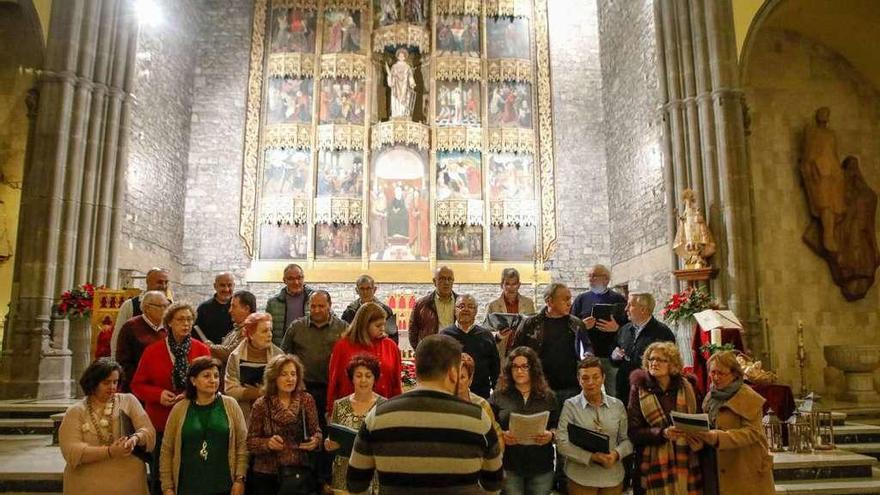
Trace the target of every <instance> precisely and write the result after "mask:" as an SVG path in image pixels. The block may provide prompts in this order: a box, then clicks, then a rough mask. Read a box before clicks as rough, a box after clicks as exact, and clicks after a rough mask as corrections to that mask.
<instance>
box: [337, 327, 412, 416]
mask: <svg viewBox="0 0 880 495" xmlns="http://www.w3.org/2000/svg"><path fill="white" fill-rule="evenodd" d="M362 352H367V353H370V354H372V355H374V356H376V358H377V359H379V379H378V380H376V384H375V385H373V390H374V391H375V392H376V393H377V394H379V395H381V396H382V397H385V398H386V399H390V398H392V397H396V396H398V395H400V394H401V392H402V391H401V388H400V367H401V365H400V349H399V348H398V347H397V344H395V343H394V341H393V340H391V339H389V338H388V337H382V338H380V339H376V340H374V341H373V343H372V345H369V346H365V345H361V344H357V343H355V342H354V341H352V340H351V339H348V338H345V337H343V338H341V339H339V340H338V341H337V342H336V345H334V346H333V354H331V355H330V376H329V377H328V379H327V412H328V413H330V412H333V402H334V401H336V399H341V398H343V397H345V396H347V395H350V394H351V393H353V392H354V385H352V383H351V380H349V379H348V373H346V371H345V368H346V367H347V366H348V363H349V362H350V361H351V358H352V357H354V355H355V354H360V353H362Z"/></svg>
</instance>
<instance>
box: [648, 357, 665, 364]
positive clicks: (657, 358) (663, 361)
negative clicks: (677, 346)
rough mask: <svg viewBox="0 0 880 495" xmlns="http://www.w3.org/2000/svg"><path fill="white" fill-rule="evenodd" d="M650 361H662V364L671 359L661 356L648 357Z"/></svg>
mask: <svg viewBox="0 0 880 495" xmlns="http://www.w3.org/2000/svg"><path fill="white" fill-rule="evenodd" d="M648 362H649V363H661V364H665V363H668V362H669V360H668V359H666V358H660V357H649V358H648Z"/></svg>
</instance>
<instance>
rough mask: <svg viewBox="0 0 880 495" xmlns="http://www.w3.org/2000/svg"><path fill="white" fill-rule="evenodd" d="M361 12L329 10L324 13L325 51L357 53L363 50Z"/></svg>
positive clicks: (323, 49)
mask: <svg viewBox="0 0 880 495" xmlns="http://www.w3.org/2000/svg"><path fill="white" fill-rule="evenodd" d="M362 32H363V30H362V29H361V12H360V11H358V10H354V11H349V10H328V11H326V12H325V13H324V37H323V46H322V48H321V51H322V52H323V53H357V52H359V51H361V46H362V44H363V40H362V39H361V33H362Z"/></svg>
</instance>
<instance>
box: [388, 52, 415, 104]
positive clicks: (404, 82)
mask: <svg viewBox="0 0 880 495" xmlns="http://www.w3.org/2000/svg"><path fill="white" fill-rule="evenodd" d="M408 55H409V52H408V51H407V49H406V48H398V49H397V52H396V54H395V57H396V58H397V62H395V63H394V65H392V66H391V67H388V64H385V71H386V72H387V74H388V75H387V82H388V86H389V87H390V88H391V118H392V119H407V120H411V119H412V112H413V106H414V104H415V101H416V80H415V77H414V76H413V69H412V67H410V65H409V64H408V63H407V62H406V58H407V56H408Z"/></svg>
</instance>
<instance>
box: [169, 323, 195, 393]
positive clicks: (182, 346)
mask: <svg viewBox="0 0 880 495" xmlns="http://www.w3.org/2000/svg"><path fill="white" fill-rule="evenodd" d="M191 344H192V337H190V336H189V335H187V336H186V337H184V338H183V341H182V342H181V343H179V344H178V343H177V341H176V340H174V335H172V332H168V349H169V350H171V355H172V356H174V359H173V361H174V363H173V365H174V367H173V368H172V369H171V383H172V384H174V390H183V389H185V388H186V373H187V371H189V362H188V361H187V357H189V348H190V345H191Z"/></svg>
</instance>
